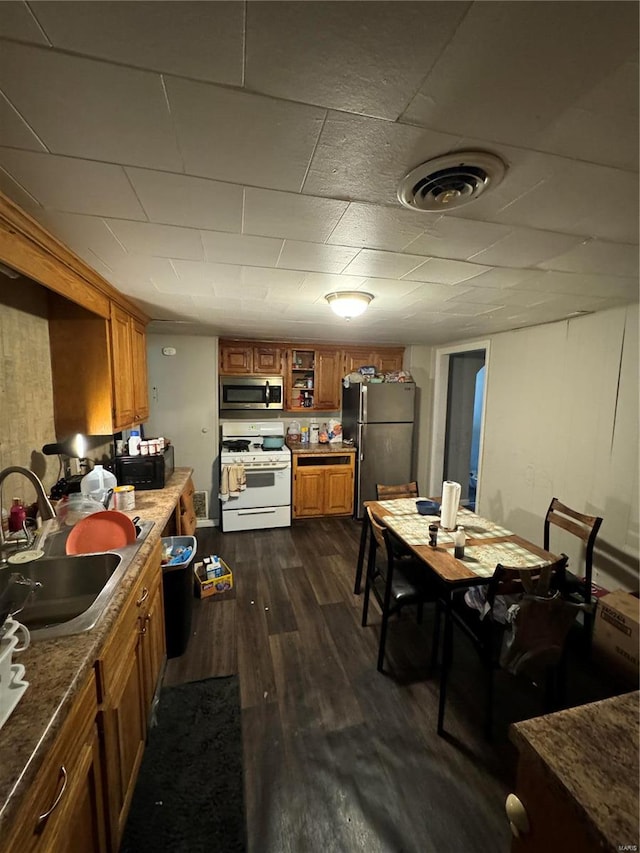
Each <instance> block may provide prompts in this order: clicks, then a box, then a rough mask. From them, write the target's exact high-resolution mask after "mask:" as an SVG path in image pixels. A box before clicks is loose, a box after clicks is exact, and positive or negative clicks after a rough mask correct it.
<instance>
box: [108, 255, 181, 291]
mask: <svg viewBox="0 0 640 853" xmlns="http://www.w3.org/2000/svg"><path fill="white" fill-rule="evenodd" d="M108 265H109V267H110V268H111V269H112V270H113V275H112V276H109V277H108V280H109V281H110V282H112V283H113V284H115V285H116V287H118V288H124V292H125V293H128V292H130V291H131V288H132V287H133V288H136V287H138V286H139V285H140V286H144V287H148V286H149V285H151V286H153V287H154V288H156V289H157V290H158V292H164V291H166V292H178V291H179V284H180V282H179V279H178V276H177V274H176V271H175V269H174V268H173V265H172V263H171V261H169V260H168V259H167V258H150V257H149V256H148V255H130V254H125V253H121V254H120V255H115V254H113V255H111V256H110V257H109V259H108Z"/></svg>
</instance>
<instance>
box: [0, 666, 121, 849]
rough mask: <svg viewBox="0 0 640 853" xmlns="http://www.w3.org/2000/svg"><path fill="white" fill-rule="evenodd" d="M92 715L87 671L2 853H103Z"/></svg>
mask: <svg viewBox="0 0 640 853" xmlns="http://www.w3.org/2000/svg"><path fill="white" fill-rule="evenodd" d="M97 710H98V706H97V700H96V682H95V675H94V672H93V670H92V671H91V672H90V674H89V676H88V678H87V679H86V681H85V684H84V685H83V687H82V688H81V690H80V693H79V695H78V697H77V699H76V700H75V702H74V704H73V707H72V709H71V711H70V712H69V715H68V717H67V719H66V721H65V723H64V725H63V727H62V729H61V731H60V734H59V735H58V737H57V740H56V742H55V744H54V746H53V748H52V749H51V751H50V752H49V755H48V756H47V758H46V760H45V762H44V764H43V766H42V769H41V770H40V773H39V774H38V777H37V779H36V781H35V783H34V784H33V785H32V786H31V788H30V789H29V791H28V793H27V795H26V798H25V802H24V803H23V806H22V809H21V810H20V813H19V814H18V815H17V816H16V820H15V822H14V830H13V832H12V834H11V835H10V836H9V838H8V839H3V842H2V849H3V850H4V851H6V853H29V851H38V853H40V851H42V853H45V851H46V853H51V851H55V853H77V851H80V850H82V851H90V853H106V851H107V850H108V847H107V831H106V816H105V808H104V797H103V791H104V788H103V767H102V759H101V751H100V743H99V738H98V729H97V726H96V714H97ZM5 845H6V846H5Z"/></svg>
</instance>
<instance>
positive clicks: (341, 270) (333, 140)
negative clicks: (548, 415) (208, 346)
mask: <svg viewBox="0 0 640 853" xmlns="http://www.w3.org/2000/svg"><path fill="white" fill-rule="evenodd" d="M639 8H640V6H639V4H638V3H635V2H633V3H632V2H616V0H613V1H612V2H605V0H571V2H569V0H567V2H563V3H559V2H547V3H536V2H524V0H523V2H519V3H515V2H510V3H486V2H485V3H482V2H475V3H468V2H453V0H451V2H440V3H435V2H431V3H429V2H393V0H387V2H375V0H358V2H352V0H343V2H340V3H337V2H334V3H329V2H316V0H309V2H304V3H302V2H297V0H279V2H271V0H266V2H263V0H247V2H206V3H203V2H191V0H185V2H174V0H169V2H163V3H158V2H146V0H128V2H126V3H122V2H103V0H77V2H74V3H66V2H64V3H63V2H33V3H26V2H25V3H18V2H4V3H2V4H0V190H2V192H4V193H6V195H7V196H8V197H9V198H10V199H11V200H13V201H14V202H16V203H17V204H19V205H20V206H21V207H23V208H24V209H25V210H26V211H27V212H28V213H30V214H31V215H33V216H34V217H35V218H36V219H38V220H39V221H41V222H42V224H43V225H44V227H46V228H49V229H50V230H51V232H52V233H54V234H57V235H59V236H60V238H61V239H62V240H63V242H65V243H67V244H68V245H69V246H71V247H72V248H74V249H75V250H76V251H77V252H78V254H79V255H80V256H81V257H82V258H84V259H85V260H86V261H87V263H89V264H90V265H92V266H93V267H94V268H95V269H96V270H97V271H98V272H99V273H100V274H102V275H103V276H104V277H105V278H106V279H107V280H108V281H110V282H112V283H113V284H114V286H116V287H117V288H119V289H120V290H122V292H123V293H125V294H128V295H129V296H130V297H131V298H132V299H134V300H136V301H137V303H138V304H139V305H140V307H141V308H142V309H143V310H145V311H146V312H147V313H148V314H149V315H150V316H151V317H152V318H159V319H162V320H170V327H171V328H172V329H176V330H178V332H180V331H182V332H185V333H186V332H188V333H191V334H199V333H201V334H218V335H220V334H225V335H231V336H234V337H254V338H261V337H266V338H270V339H280V340H286V339H291V340H307V341H309V342H313V341H317V342H319V343H321V342H324V343H335V344H340V343H343V342H344V339H345V335H347V336H348V337H349V340H350V341H352V342H353V343H357V342H360V343H363V344H368V345H371V344H373V343H374V342H375V343H382V342H385V343H396V344H405V345H410V344H436V343H448V342H452V341H460V340H469V339H471V338H473V337H474V336H477V335H480V334H490V333H493V332H498V331H504V330H508V329H512V328H520V327H523V326H530V325H535V324H536V323H547V322H552V321H554V320H559V319H564V318H566V317H567V316H575V312H576V311H602V310H605V309H606V308H610V307H614V306H619V305H625V304H629V303H633V302H637V301H638V296H639V289H638V232H639V222H638V197H639V195H640V194H639V192H638V189H639V186H638V184H639V180H638V172H639V156H638V101H639V93H638V88H639V85H638V84H639V80H638V11H639ZM3 92H4V93H5V96H6V97H5V99H4V100H3V99H2V94H1V93H3ZM474 150H477V151H481V152H489V153H493V154H495V155H497V156H499V157H500V158H502V160H503V161H504V163H505V165H506V167H507V168H506V173H505V176H504V179H503V180H502V182H501V183H500V184H499V185H498V186H495V185H489V187H488V188H487V189H486V190H485V191H484V192H483V193H482V195H480V197H478V198H477V199H475V200H473V201H471V202H470V203H468V204H464V205H462V206H460V207H457V208H450V209H448V210H447V212H446V213H444V214H443V213H442V208H440V209H438V210H437V211H435V212H420V211H417V210H408V209H406V208H404V207H402V206H401V205H400V203H399V201H398V198H397V188H398V185H399V183H400V181H401V179H402V178H403V177H404V176H405V175H406V174H407V172H409V171H410V170H411V169H413V168H415V167H416V166H418V165H419V164H421V163H424V162H425V161H427V160H429V159H431V158H435V157H439V156H441V155H444V154H447V153H452V152H461V151H467V152H468V151H474ZM358 288H359V289H362V290H366V291H368V292H370V293H372V294H373V295H374V297H375V298H374V300H373V302H372V304H371V306H370V308H369V310H368V311H367V312H365V314H364V315H362V317H360V318H358V320H357V322H356V321H353V322H352V323H350V324H348V326H346V325H345V323H344V322H343V321H342V320H340V319H339V318H337V317H335V316H334V315H333V313H332V312H331V310H330V309H329V306H328V305H327V303H326V300H325V295H326V294H327V293H329V292H332V291H335V290H353V289H358ZM180 320H182V321H184V322H183V323H180V322H178V321H180ZM161 326H162V324H161ZM165 328H169V325H167V326H166V327H165Z"/></svg>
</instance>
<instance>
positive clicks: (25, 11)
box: [0, 0, 48, 44]
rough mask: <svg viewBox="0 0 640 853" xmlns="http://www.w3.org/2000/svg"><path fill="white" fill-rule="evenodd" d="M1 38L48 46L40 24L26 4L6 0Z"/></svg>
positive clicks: (1, 16) (1, 17) (0, 32)
mask: <svg viewBox="0 0 640 853" xmlns="http://www.w3.org/2000/svg"><path fill="white" fill-rule="evenodd" d="M0 36H2V37H3V38H10V39H17V41H28V42H33V43H34V44H48V42H47V38H46V36H45V35H44V33H43V32H42V29H41V28H40V27H39V26H38V22H37V21H36V20H35V18H34V16H33V15H32V14H31V12H30V11H29V7H28V6H27V4H26V3H23V2H19V3H18V2H15V0H4V2H3V3H2V15H0Z"/></svg>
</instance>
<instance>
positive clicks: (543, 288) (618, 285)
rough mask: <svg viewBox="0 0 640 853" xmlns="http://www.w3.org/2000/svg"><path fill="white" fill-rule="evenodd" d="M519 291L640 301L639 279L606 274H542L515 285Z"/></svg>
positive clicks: (551, 271)
mask: <svg viewBox="0 0 640 853" xmlns="http://www.w3.org/2000/svg"><path fill="white" fill-rule="evenodd" d="M515 288H516V289H518V290H523V289H524V290H536V291H538V292H541V293H554V294H562V295H563V296H569V295H571V296H582V295H587V296H594V297H598V298H600V299H610V298H614V299H625V300H629V301H636V302H637V301H638V279H637V278H625V277H622V276H613V275H606V274H597V275H588V274H586V273H570V272H555V271H554V270H549V271H547V272H541V273H540V274H539V275H538V277H537V278H534V279H530V280H529V281H528V282H524V283H523V284H517V285H515Z"/></svg>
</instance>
